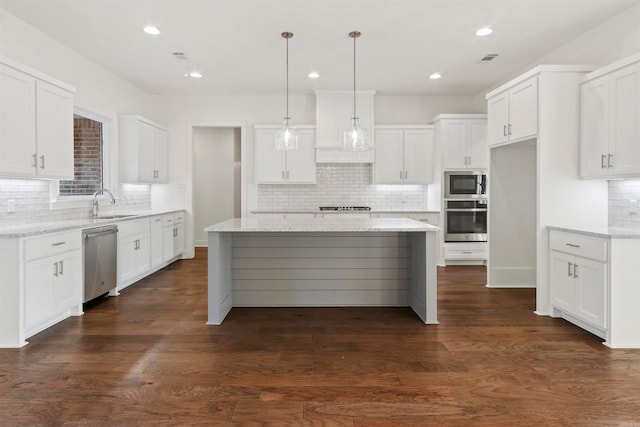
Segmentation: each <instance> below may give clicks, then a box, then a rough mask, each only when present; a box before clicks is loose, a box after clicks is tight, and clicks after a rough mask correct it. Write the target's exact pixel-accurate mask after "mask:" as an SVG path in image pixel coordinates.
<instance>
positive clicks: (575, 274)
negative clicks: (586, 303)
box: [573, 264, 578, 279]
mask: <svg viewBox="0 0 640 427" xmlns="http://www.w3.org/2000/svg"><path fill="white" fill-rule="evenodd" d="M573 277H574V278H576V279H577V278H578V264H573Z"/></svg>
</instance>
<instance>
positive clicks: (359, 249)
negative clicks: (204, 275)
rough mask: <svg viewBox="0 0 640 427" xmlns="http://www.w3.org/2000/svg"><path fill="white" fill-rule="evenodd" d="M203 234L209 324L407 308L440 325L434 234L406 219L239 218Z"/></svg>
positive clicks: (219, 224) (433, 227)
mask: <svg viewBox="0 0 640 427" xmlns="http://www.w3.org/2000/svg"><path fill="white" fill-rule="evenodd" d="M205 231H207V232H208V242H209V255H208V257H209V258H208V286H209V294H208V321H207V324H210V325H219V324H221V323H222V321H223V320H224V318H225V317H226V315H227V314H228V313H229V311H230V310H231V308H232V307H311V306H316V307H318V306H320V307H322V306H325V307H326V306H355V305H360V306H411V308H412V309H413V311H414V312H415V313H416V314H417V315H418V317H420V319H421V320H422V321H423V322H424V323H438V320H437V282H436V280H437V277H436V258H437V254H436V235H437V233H436V231H438V227H435V226H432V225H429V224H425V223H423V222H420V221H415V220H411V219H406V218H388V219H344V218H340V219H337V220H331V219H326V218H302V219H286V218H281V219H273V218H268V219H267V218H236V219H230V220H227V221H223V222H221V223H218V224H214V225H211V226H209V227H207V228H205Z"/></svg>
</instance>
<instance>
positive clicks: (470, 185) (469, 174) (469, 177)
mask: <svg viewBox="0 0 640 427" xmlns="http://www.w3.org/2000/svg"><path fill="white" fill-rule="evenodd" d="M444 197H445V199H482V198H486V197H487V173H486V172H485V171H455V172H454V171H447V172H445V173H444Z"/></svg>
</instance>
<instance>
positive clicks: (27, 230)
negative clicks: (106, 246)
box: [0, 209, 181, 238]
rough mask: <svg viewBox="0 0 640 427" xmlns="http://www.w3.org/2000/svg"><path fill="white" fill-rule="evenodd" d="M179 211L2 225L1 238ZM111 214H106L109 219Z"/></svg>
mask: <svg viewBox="0 0 640 427" xmlns="http://www.w3.org/2000/svg"><path fill="white" fill-rule="evenodd" d="M179 211H181V209H178V210H147V211H135V212H118V213H114V215H130V216H127V217H124V218H101V217H100V216H98V217H97V218H82V219H74V220H67V221H46V220H44V221H42V222H37V223H28V224H16V225H0V238H14V237H29V236H36V235H39V234H47V233H57V232H60V231H69V230H76V229H78V230H80V229H85V228H92V227H100V226H102V225H107V224H115V223H119V222H123V221H130V220H133V219H138V218H144V217H146V216H156V215H164V214H168V213H173V212H179ZM109 215H110V214H109V213H105V214H104V216H105V217H108V216H109Z"/></svg>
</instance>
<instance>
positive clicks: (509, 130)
mask: <svg viewBox="0 0 640 427" xmlns="http://www.w3.org/2000/svg"><path fill="white" fill-rule="evenodd" d="M507 134H508V135H511V123H509V126H508V130H507Z"/></svg>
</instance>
